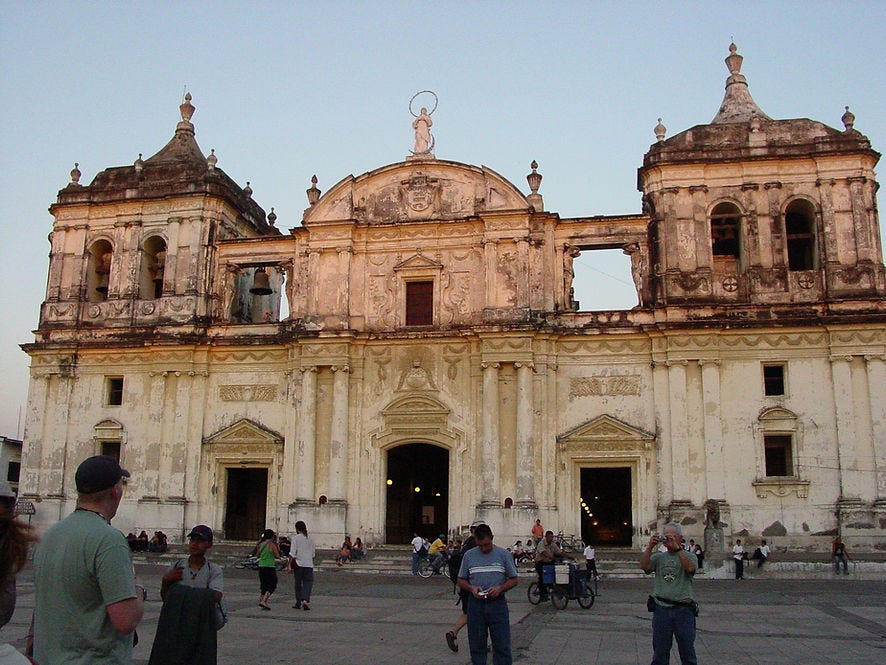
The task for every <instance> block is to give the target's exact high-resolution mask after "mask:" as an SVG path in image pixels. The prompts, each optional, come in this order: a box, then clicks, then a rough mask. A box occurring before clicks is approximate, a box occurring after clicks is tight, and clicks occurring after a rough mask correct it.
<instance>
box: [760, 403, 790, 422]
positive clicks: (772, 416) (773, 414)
mask: <svg viewBox="0 0 886 665" xmlns="http://www.w3.org/2000/svg"><path fill="white" fill-rule="evenodd" d="M796 419H797V414H796V413H794V412H793V411H789V410H788V409H785V408H783V407H780V406H774V407H772V408H770V409H764V410H763V411H761V412H760V415H759V416H757V420H760V421H763V422H766V421H772V420H796Z"/></svg>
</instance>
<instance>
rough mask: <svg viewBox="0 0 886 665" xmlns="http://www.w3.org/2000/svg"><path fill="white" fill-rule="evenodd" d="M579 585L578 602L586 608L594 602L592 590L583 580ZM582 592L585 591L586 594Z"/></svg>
mask: <svg viewBox="0 0 886 665" xmlns="http://www.w3.org/2000/svg"><path fill="white" fill-rule="evenodd" d="M581 587H582V588H581V589H580V593H579V594H578V604H579V605H581V606H582V607H583V608H585V609H588V608H590V607H591V605H593V604H594V590H593V589H592V588H591V587H589V586H588V585H587V583H586V582H584V581H582V583H581ZM584 593H587V595H582V594H584Z"/></svg>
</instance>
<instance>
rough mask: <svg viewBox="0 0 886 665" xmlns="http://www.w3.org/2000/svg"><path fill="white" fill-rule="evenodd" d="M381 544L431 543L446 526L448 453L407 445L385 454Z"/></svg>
mask: <svg viewBox="0 0 886 665" xmlns="http://www.w3.org/2000/svg"><path fill="white" fill-rule="evenodd" d="M385 484H386V488H387V490H386V502H385V505H386V508H385V542H388V543H392V544H393V543H408V542H409V541H410V540H412V535H413V534H414V533H418V534H419V535H420V536H423V537H425V538H428V539H429V540H433V539H434V538H436V536H437V535H438V534H441V533H447V531H448V526H449V451H448V450H446V449H445V448H441V447H440V446H434V445H431V444H428V443H409V444H405V445H401V446H397V447H396V448H390V449H389V450H388V451H387V474H386V478H385Z"/></svg>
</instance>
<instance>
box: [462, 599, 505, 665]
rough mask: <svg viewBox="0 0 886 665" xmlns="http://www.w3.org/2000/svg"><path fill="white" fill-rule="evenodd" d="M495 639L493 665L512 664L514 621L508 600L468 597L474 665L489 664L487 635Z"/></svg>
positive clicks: (470, 642)
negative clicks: (512, 624)
mask: <svg viewBox="0 0 886 665" xmlns="http://www.w3.org/2000/svg"><path fill="white" fill-rule="evenodd" d="M487 633H488V635H489V637H490V639H491V640H492V665H511V664H512V663H513V662H514V660H513V658H512V657H511V622H510V615H509V613H508V601H506V600H505V599H504V597H499V598H495V599H492V600H479V599H477V598H474V597H473V596H470V597H469V598H468V646H470V649H471V663H472V665H486V635H487Z"/></svg>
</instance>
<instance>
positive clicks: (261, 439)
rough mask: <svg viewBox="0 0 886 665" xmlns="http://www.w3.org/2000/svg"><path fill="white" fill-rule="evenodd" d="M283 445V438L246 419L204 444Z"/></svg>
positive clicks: (221, 431)
mask: <svg viewBox="0 0 886 665" xmlns="http://www.w3.org/2000/svg"><path fill="white" fill-rule="evenodd" d="M244 443H250V444H261V443H271V444H282V443H283V437H282V436H281V435H280V434H278V433H277V432H274V431H272V430H269V429H266V428H264V427H262V426H261V425H258V424H256V423H254V422H252V421H251V420H247V419H246V418H244V419H242V420H238V421H237V422H236V423H234V424H233V425H230V426H229V427H226V428H225V429H223V430H220V431H218V432H216V433H215V434H213V435H212V436H209V437H207V438H206V439H204V440H203V444H204V445H207V444H244Z"/></svg>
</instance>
